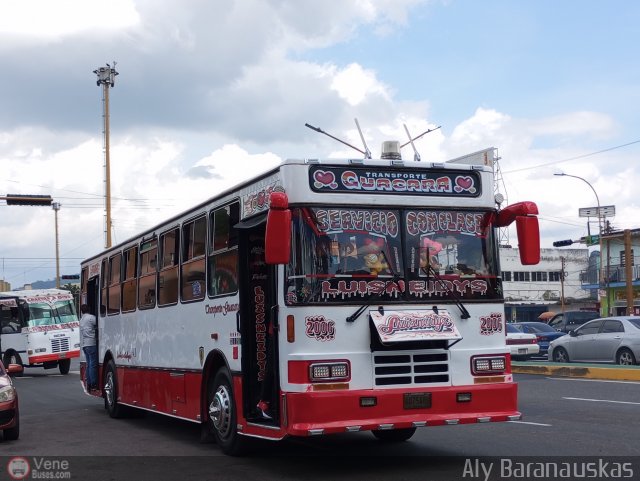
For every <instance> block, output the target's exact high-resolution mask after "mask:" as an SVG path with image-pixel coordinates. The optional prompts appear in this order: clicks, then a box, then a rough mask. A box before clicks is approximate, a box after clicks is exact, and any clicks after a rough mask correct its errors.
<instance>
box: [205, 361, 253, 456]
mask: <svg viewBox="0 0 640 481" xmlns="http://www.w3.org/2000/svg"><path fill="white" fill-rule="evenodd" d="M207 426H208V428H209V430H210V431H211V433H212V434H213V438H214V439H215V441H216V443H217V444H218V445H219V446H220V449H221V450H222V452H223V453H225V454H228V455H230V456H238V455H240V454H242V453H243V452H244V451H245V449H246V439H244V438H243V436H241V435H240V434H238V430H237V413H236V405H235V400H234V397H233V389H232V387H231V376H230V375H229V371H227V369H226V368H221V369H219V370H218V372H216V374H215V376H214V377H213V379H212V380H210V382H209V385H208V386H207Z"/></svg>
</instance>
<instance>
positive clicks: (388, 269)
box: [286, 207, 501, 305]
mask: <svg viewBox="0 0 640 481" xmlns="http://www.w3.org/2000/svg"><path fill="white" fill-rule="evenodd" d="M491 216H492V214H491V213H490V212H486V211H480V210H455V211H454V210H445V209H436V210H426V209H405V210H392V209H372V208H339V207H331V208H321V207H313V208H312V207H306V208H294V209H292V218H293V231H294V234H293V236H292V238H293V240H292V255H291V261H290V263H289V265H288V266H287V269H286V292H287V296H286V297H287V298H286V302H287V304H288V305H302V304H310V303H311V304H316V303H320V304H326V303H350V304H354V303H358V302H362V301H364V300H367V299H372V300H373V299H375V300H376V302H378V301H380V302H389V303H394V302H396V303H398V302H416V303H419V302H433V301H446V300H451V299H452V298H453V297H459V298H461V299H464V300H465V302H466V301H467V300H494V301H495V300H496V299H499V298H500V291H501V289H500V279H499V277H498V276H497V272H498V265H497V252H496V249H495V245H494V235H493V229H492V227H491V222H490V220H491ZM452 292H454V294H452Z"/></svg>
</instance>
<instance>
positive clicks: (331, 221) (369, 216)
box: [315, 209, 400, 238]
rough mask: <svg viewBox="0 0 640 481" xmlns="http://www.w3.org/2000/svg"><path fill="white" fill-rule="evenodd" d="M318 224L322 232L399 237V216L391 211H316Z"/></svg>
mask: <svg viewBox="0 0 640 481" xmlns="http://www.w3.org/2000/svg"><path fill="white" fill-rule="evenodd" d="M315 215H316V222H317V227H318V230H320V231H321V232H334V231H341V232H344V231H354V232H367V233H372V234H380V235H385V236H390V237H393V238H395V237H397V236H398V229H399V225H400V222H399V219H398V214H397V213H395V212H393V211H389V210H371V209H367V210H358V209H316V211H315Z"/></svg>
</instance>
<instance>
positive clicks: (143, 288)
mask: <svg viewBox="0 0 640 481" xmlns="http://www.w3.org/2000/svg"><path fill="white" fill-rule="evenodd" d="M157 256H158V241H157V240H156V239H153V240H150V241H147V242H143V243H142V244H140V278H139V279H138V307H139V308H140V309H151V308H153V307H155V305H156V264H157V262H156V259H157Z"/></svg>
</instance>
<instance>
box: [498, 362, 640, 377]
mask: <svg viewBox="0 0 640 481" xmlns="http://www.w3.org/2000/svg"><path fill="white" fill-rule="evenodd" d="M511 371H512V372H513V373H514V374H542V375H544V376H559V377H579V378H585V379H610V380H614V381H640V366H618V365H615V364H583V363H570V364H560V363H557V362H547V361H527V362H518V361H513V362H512V363H511Z"/></svg>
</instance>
